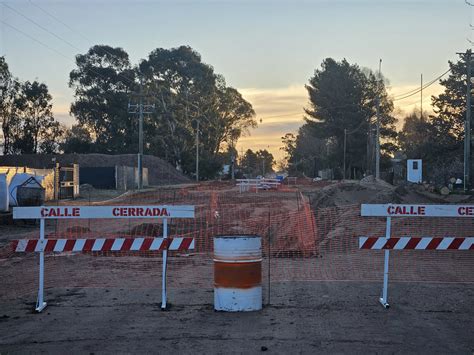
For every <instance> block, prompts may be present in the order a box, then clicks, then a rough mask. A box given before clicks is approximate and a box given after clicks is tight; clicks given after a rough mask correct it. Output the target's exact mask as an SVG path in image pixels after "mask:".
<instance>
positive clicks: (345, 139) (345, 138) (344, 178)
mask: <svg viewBox="0 0 474 355" xmlns="http://www.w3.org/2000/svg"><path fill="white" fill-rule="evenodd" d="M346 141H347V128H344V162H343V164H342V165H343V170H344V173H343V175H342V176H343V180H346Z"/></svg>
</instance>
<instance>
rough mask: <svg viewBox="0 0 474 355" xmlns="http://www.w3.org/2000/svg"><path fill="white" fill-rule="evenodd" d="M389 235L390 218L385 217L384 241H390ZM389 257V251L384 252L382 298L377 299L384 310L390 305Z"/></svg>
mask: <svg viewBox="0 0 474 355" xmlns="http://www.w3.org/2000/svg"><path fill="white" fill-rule="evenodd" d="M390 234H391V217H387V224H386V227H385V239H390ZM389 257H390V251H389V250H385V260H384V265H383V289H382V297H380V298H379V302H380V303H381V304H382V306H383V307H384V308H388V307H389V306H390V305H389V304H388V300H387V297H388V262H389Z"/></svg>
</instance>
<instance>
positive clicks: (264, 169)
mask: <svg viewBox="0 0 474 355" xmlns="http://www.w3.org/2000/svg"><path fill="white" fill-rule="evenodd" d="M255 155H256V156H257V172H258V173H259V175H262V176H265V174H268V173H273V165H275V159H274V158H273V154H272V153H270V152H269V151H268V150H266V149H263V150H262V149H260V150H258V151H257V153H256V154H255Z"/></svg>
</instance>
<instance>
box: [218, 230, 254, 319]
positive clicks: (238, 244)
mask: <svg viewBox="0 0 474 355" xmlns="http://www.w3.org/2000/svg"><path fill="white" fill-rule="evenodd" d="M214 309H215V310H216V311H228V312H241V311H258V310H261V309H262V239H261V238H260V237H259V236H256V235H229V236H217V237H214Z"/></svg>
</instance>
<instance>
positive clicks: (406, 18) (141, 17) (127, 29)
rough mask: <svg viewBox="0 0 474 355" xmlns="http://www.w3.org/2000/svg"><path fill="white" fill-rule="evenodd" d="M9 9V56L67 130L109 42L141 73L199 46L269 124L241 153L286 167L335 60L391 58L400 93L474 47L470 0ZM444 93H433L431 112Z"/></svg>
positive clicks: (388, 69) (413, 100) (389, 67)
mask: <svg viewBox="0 0 474 355" xmlns="http://www.w3.org/2000/svg"><path fill="white" fill-rule="evenodd" d="M2 2H3V3H5V4H6V5H7V6H5V5H2V4H0V20H1V21H2V22H0V55H5V57H6V60H7V62H8V64H9V66H10V70H11V71H12V73H13V74H14V75H15V76H17V77H19V78H20V79H21V80H34V79H37V80H40V81H43V82H45V83H47V84H48V86H49V89H50V92H51V94H52V95H53V98H54V112H55V116H56V118H57V119H58V120H60V121H61V122H64V123H66V124H68V125H70V124H71V123H72V122H73V118H71V117H69V115H68V111H69V105H70V103H71V101H72V91H71V90H70V89H69V88H68V86H67V80H68V74H69V72H70V71H71V70H72V69H73V68H74V55H75V54H78V53H84V52H86V51H87V50H88V48H89V47H90V46H92V45H94V44H108V45H111V46H119V47H123V48H124V49H125V50H126V51H127V52H128V53H129V55H130V57H131V61H132V63H134V64H135V63H137V62H138V61H139V60H140V59H141V58H145V57H146V56H147V55H148V53H149V52H150V51H152V50H153V49H155V48H157V47H163V48H171V47H177V46H180V45H189V46H191V47H192V48H194V49H195V50H197V51H198V52H199V53H200V54H201V55H202V59H203V61H204V62H206V63H208V64H211V65H212V66H213V67H214V69H215V71H216V73H220V74H222V75H224V77H225V78H226V81H227V84H228V85H230V86H233V87H236V88H237V89H238V90H239V91H240V92H241V93H242V94H243V95H244V97H245V98H246V99H247V100H248V101H250V102H251V103H252V105H253V107H254V109H255V111H256V112H257V120H258V121H259V127H258V128H256V129H254V130H252V132H251V133H252V134H251V136H249V137H244V138H242V139H241V141H240V142H239V146H238V147H239V150H240V148H243V149H247V148H252V149H262V148H266V149H269V150H270V151H272V153H274V155H275V156H277V158H278V157H280V156H281V152H280V151H279V147H280V146H281V139H280V138H281V137H282V136H283V135H284V134H285V133H287V132H296V131H297V129H298V127H300V126H301V124H302V122H303V120H302V117H303V107H305V106H306V105H307V93H306V90H305V88H304V85H305V84H306V83H307V82H308V79H309V78H310V77H311V76H312V75H313V73H314V70H315V69H316V68H318V67H319V66H320V64H321V62H322V60H323V59H324V58H326V57H333V58H335V59H336V60H341V59H342V58H346V59H347V60H348V61H349V62H351V63H358V64H359V65H360V66H362V67H368V68H371V69H373V70H376V69H377V68H378V62H379V58H382V61H383V62H382V72H383V74H384V75H385V77H386V78H387V79H388V80H389V82H390V85H389V86H390V92H391V93H392V94H394V95H396V94H400V93H404V92H407V91H410V90H412V89H414V88H416V87H417V86H419V85H420V74H421V73H423V77H424V81H425V82H428V81H430V80H432V79H433V78H435V77H437V76H438V75H440V74H441V73H443V72H445V71H446V70H447V68H448V60H456V59H457V55H456V52H459V51H464V50H466V48H468V47H469V46H470V44H469V43H468V41H467V38H471V39H472V31H471V29H470V27H469V23H470V22H471V23H472V22H473V21H472V8H470V7H469V6H467V5H466V4H465V2H464V0H418V1H409V0H392V1H385V0H361V1H358V0H352V1H351V0H345V1H338V0H334V1H329V0H326V1H322V0H321V1H318V0H314V1H297V0H294V1H290V0H287V1H267V0H259V1H257V0H255V1H237V0H221V1H204V0H200V1H198V0H196V1H180V0H175V1H151V0H150V1H143V0H142V1H132V0H129V1H123V0H121V1H115V0H97V1H93V0H76V1H58V0H56V1H45V0H28V1H27V0H17V1H11V0H6V1H2ZM35 4H36V5H39V6H40V7H41V8H43V9H44V10H46V12H48V13H50V14H52V15H54V16H55V17H56V18H57V19H54V18H52V17H51V16H49V15H48V14H47V13H46V12H43V11H42V10H41V9H40V8H38V7H37V6H35ZM9 7H11V8H13V9H15V10H16V11H14V10H12V9H10V8H9ZM24 16H25V17H27V18H25V17H24ZM31 20H33V21H34V22H35V23H36V24H38V25H40V26H41V27H43V28H41V27H39V26H38V25H36V24H35V23H33V22H32V21H31ZM58 20H59V21H58ZM65 24H66V25H65ZM11 26H13V27H15V28H16V29H13V28H12V27H11ZM45 29H46V30H45ZM18 30H19V31H21V32H22V33H20V32H18ZM31 37H32V38H34V39H35V40H37V41H40V42H41V43H42V44H40V43H38V42H36V41H35V40H34V39H32V38H31ZM58 37H60V38H62V39H63V40H64V41H62V40H60V39H59V38H58ZM65 41H67V42H68V43H65ZM78 49H79V50H80V51H79V50H78ZM58 52H59V53H58ZM440 90H441V88H440V87H439V85H432V86H431V87H430V88H428V89H427V90H426V91H425V93H424V100H423V101H424V102H423V107H424V109H429V104H430V101H431V99H430V95H433V94H437V93H439V92H440ZM419 106H420V96H419V95H416V96H413V97H410V98H409V99H407V100H403V101H398V102H396V108H397V114H398V115H400V116H402V114H403V112H407V111H410V110H412V109H414V108H419ZM260 119H261V120H262V123H260Z"/></svg>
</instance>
